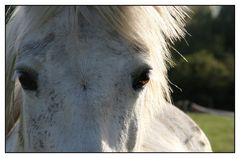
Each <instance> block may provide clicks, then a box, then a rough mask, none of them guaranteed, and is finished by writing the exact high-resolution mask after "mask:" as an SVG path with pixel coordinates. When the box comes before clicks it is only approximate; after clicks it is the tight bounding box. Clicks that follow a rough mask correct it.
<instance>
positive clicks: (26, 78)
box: [18, 71, 38, 91]
mask: <svg viewBox="0 0 240 158" xmlns="http://www.w3.org/2000/svg"><path fill="white" fill-rule="evenodd" d="M18 79H19V82H20V83H21V86H22V88H23V89H25V90H30V91H34V90H37V88H38V86H37V78H36V75H35V74H33V73H31V72H27V71H19V72H18Z"/></svg>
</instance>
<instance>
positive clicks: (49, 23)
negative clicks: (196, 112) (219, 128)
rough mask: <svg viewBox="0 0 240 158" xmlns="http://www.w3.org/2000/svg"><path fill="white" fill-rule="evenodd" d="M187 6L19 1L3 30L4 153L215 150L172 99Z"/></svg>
mask: <svg viewBox="0 0 240 158" xmlns="http://www.w3.org/2000/svg"><path fill="white" fill-rule="evenodd" d="M187 10H188V9H187V8H186V7H180V6H159V7H157V6H91V7H88V6H21V7H17V8H16V9H15V11H14V13H13V15H12V17H11V18H10V21H9V22H8V24H7V26H6V121H7V122H6V125H7V129H6V137H7V140H6V150H7V151H8V152H107V151H110V152H139V151H140V152H141V151H145V152H150V151H155V152H179V151H180V152H202V151H211V147H210V144H209V141H208V139H207V138H206V136H205V134H204V133H203V132H202V131H201V129H200V128H199V127H198V126H197V125H196V124H195V123H194V122H193V121H192V120H191V119H190V118H189V117H188V116H187V115H185V114H184V113H183V112H181V111H180V110H178V109H177V108H176V107H175V106H173V105H171V101H170V94H169V86H168V79H167V64H168V63H169V62H170V61H171V59H170V53H169V47H170V45H171V44H172V43H173V42H174V41H175V40H177V39H180V38H182V37H183V36H184V34H185V32H186V31H185V29H184V26H185V18H186V17H187V13H186V11H187ZM183 71H184V70H183ZM16 111H18V112H16ZM18 113H19V115H18ZM16 116H18V117H16ZM14 118H17V119H14ZM13 122H15V123H13ZM10 129H11V130H10Z"/></svg>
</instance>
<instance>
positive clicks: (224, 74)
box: [169, 6, 235, 111]
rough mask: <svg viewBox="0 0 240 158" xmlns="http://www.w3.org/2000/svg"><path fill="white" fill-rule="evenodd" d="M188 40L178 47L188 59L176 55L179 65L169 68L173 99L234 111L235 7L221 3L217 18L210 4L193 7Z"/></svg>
mask: <svg viewBox="0 0 240 158" xmlns="http://www.w3.org/2000/svg"><path fill="white" fill-rule="evenodd" d="M193 11H194V13H193V15H192V20H191V21H190V22H189V25H188V27H187V30H188V31H189V33H190V34H191V36H188V37H187V38H186V40H187V42H188V43H189V46H187V45H186V43H185V42H184V41H183V42H179V43H177V45H176V49H177V50H178V51H180V53H182V54H183V55H184V56H185V57H186V58H187V60H188V62H186V61H185V60H183V59H182V58H180V57H177V56H175V62H176V67H175V68H173V69H171V70H170V74H169V75H170V76H169V77H170V80H171V81H172V82H173V83H174V84H176V85H177V86H179V87H180V88H181V89H182V92H181V91H179V90H178V89H175V88H174V87H173V90H174V93H173V99H174V101H175V102H176V101H178V100H186V99H187V100H191V101H193V102H196V103H198V104H201V105H203V106H207V107H211V108H217V109H225V110H232V111H233V110H234V109H235V108H234V105H235V71H234V63H235V62H234V54H235V15H234V14H235V8H234V6H222V7H221V10H220V13H219V15H218V16H217V17H213V16H212V15H211V10H210V8H209V7H207V6H198V7H193Z"/></svg>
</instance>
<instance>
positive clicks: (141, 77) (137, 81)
mask: <svg viewBox="0 0 240 158" xmlns="http://www.w3.org/2000/svg"><path fill="white" fill-rule="evenodd" d="M149 72H150V68H146V69H144V70H143V71H141V72H140V73H139V74H137V75H135V77H134V79H133V83H132V87H133V89H134V90H141V89H143V88H144V86H145V85H146V84H147V83H148V82H149V80H150V78H149Z"/></svg>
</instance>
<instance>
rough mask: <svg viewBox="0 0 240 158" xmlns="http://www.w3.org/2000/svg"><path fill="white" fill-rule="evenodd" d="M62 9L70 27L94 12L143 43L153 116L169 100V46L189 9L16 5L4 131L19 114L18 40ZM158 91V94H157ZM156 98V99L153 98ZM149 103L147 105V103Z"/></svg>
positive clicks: (9, 35) (9, 28)
mask: <svg viewBox="0 0 240 158" xmlns="http://www.w3.org/2000/svg"><path fill="white" fill-rule="evenodd" d="M60 12H64V13H65V14H63V15H64V16H63V17H61V18H64V19H65V21H66V22H67V25H66V26H67V27H69V30H74V29H76V28H78V27H79V22H78V21H79V20H81V19H80V18H79V16H80V15H81V16H82V17H84V18H85V19H86V20H87V21H89V22H90V23H91V22H92V21H91V19H92V18H91V17H92V16H93V13H98V14H99V15H100V16H101V17H102V19H104V21H105V22H106V23H107V24H108V26H110V28H111V29H112V30H114V31H116V32H117V33H118V34H119V35H121V36H122V37H123V38H125V39H126V40H128V41H129V42H130V43H132V44H133V45H136V46H137V47H140V48H141V46H144V48H146V49H144V51H146V52H147V53H149V58H150V59H151V60H150V61H152V62H153V68H154V70H155V73H153V74H152V75H153V77H152V80H151V81H150V84H149V86H148V88H147V89H146V93H145V94H144V95H146V96H145V97H144V98H145V99H146V103H148V104H146V107H145V108H146V109H147V111H148V113H149V116H152V115H154V114H155V113H157V112H158V111H159V110H161V106H156V105H165V104H167V103H168V102H171V97H170V92H169V91H170V90H169V86H168V79H167V68H168V63H170V64H171V55H170V51H169V48H170V45H171V44H173V43H174V42H175V41H176V40H179V39H181V38H183V37H184V35H185V33H186V30H185V29H184V27H185V23H186V22H185V19H186V18H187V17H188V15H187V12H188V8H187V7H183V6H91V7H86V6H19V7H16V9H15V11H14V13H13V14H12V16H11V18H10V19H9V22H8V23H7V26H6V134H7V133H9V131H10V129H11V127H12V126H13V125H14V122H15V121H16V119H17V118H18V116H19V113H20V112H19V110H20V109H21V108H20V107H21V88H20V86H19V84H18V82H17V80H16V79H15V78H14V71H15V70H14V66H15V60H16V57H17V54H18V50H19V45H20V43H21V39H22V38H23V37H24V36H25V35H26V34H27V33H28V32H29V31H31V30H33V29H37V28H40V27H41V26H42V25H44V24H45V23H47V21H48V20H51V18H53V17H54V16H55V15H57V14H58V13H60ZM156 94H158V95H156ZM156 97H158V99H154V98H156ZM149 103H150V104H149Z"/></svg>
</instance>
